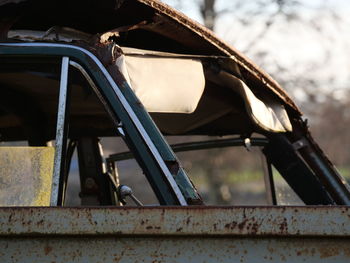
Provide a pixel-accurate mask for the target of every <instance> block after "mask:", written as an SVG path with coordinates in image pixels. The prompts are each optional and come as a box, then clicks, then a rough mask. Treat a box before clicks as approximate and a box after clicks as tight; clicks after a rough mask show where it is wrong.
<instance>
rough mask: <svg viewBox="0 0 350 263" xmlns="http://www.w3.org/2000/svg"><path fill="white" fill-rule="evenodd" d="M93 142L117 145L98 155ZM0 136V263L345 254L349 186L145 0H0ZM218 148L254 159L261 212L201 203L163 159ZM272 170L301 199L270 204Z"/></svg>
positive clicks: (178, 18)
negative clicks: (76, 185)
mask: <svg viewBox="0 0 350 263" xmlns="http://www.w3.org/2000/svg"><path fill="white" fill-rule="evenodd" d="M165 136H179V137H186V138H192V137H191V136H210V137H209V138H212V139H209V140H201V141H186V142H182V143H177V144H169V143H168V142H167V140H166V139H165ZM218 136H219V137H218ZM220 136H221V137H220ZM105 137H112V140H114V139H115V140H117V139H118V140H121V141H122V142H123V143H124V144H125V146H126V148H125V149H113V151H114V152H113V153H111V154H108V156H106V155H104V154H103V149H102V146H101V140H102V139H103V138H105ZM0 142H1V143H0V204H1V207H0V260H1V262H302V261H306V262H349V260H350V224H349V223H350V210H349V205H350V188H349V186H348V184H347V182H346V180H345V179H344V178H343V177H342V176H341V175H340V174H339V172H338V171H337V169H336V168H335V167H334V165H333V164H332V163H331V161H329V159H328V158H327V156H326V155H325V153H324V152H323V151H322V150H321V149H320V147H319V146H318V144H317V143H316V142H315V140H314V139H313V137H312V135H311V133H310V131H309V127H308V124H307V122H306V121H305V119H304V118H303V115H302V112H301V110H300V109H299V108H298V106H297V105H296V104H295V103H294V102H293V100H292V99H291V98H290V96H289V95H288V94H287V93H286V92H285V91H284V90H283V89H282V88H281V87H280V85H279V84H278V83H277V82H276V81H275V80H274V79H273V78H272V77H271V76H269V75H268V74H267V73H265V72H264V71H263V70H262V69H260V68H259V67H258V66H256V65H255V64H254V63H253V62H252V61H250V60H249V59H248V58H246V57H245V56H244V55H243V54H241V53H240V52H239V51H237V50H236V49H234V48H233V47H231V46H230V45H228V44H226V43H225V42H223V41H222V40H220V39H219V38H217V37H216V36H215V35H214V34H213V33H212V32H211V31H210V30H208V29H206V28H205V27H203V26H202V25H200V24H198V23H196V22H194V21H192V20H191V19H189V18H187V17H186V16H185V15H183V14H181V13H180V12H178V11H176V10H174V9H172V8H171V7H169V6H167V5H165V4H164V3H162V2H159V1H157V0H99V1H97V0H90V1H82V0H75V1H68V0H51V1H41V0H2V1H0ZM226 147H242V148H251V147H256V148H257V149H258V151H260V152H261V154H262V155H263V156H264V167H265V170H264V182H265V185H264V187H265V188H266V200H267V201H266V202H267V205H265V206H259V205H250V206H242V205H241V206H240V205H235V206H208V205H206V202H205V200H203V198H202V196H201V193H200V191H198V190H197V189H196V187H195V185H194V184H193V183H192V181H191V178H190V176H188V175H187V172H186V170H185V169H184V167H183V165H182V163H181V161H180V160H179V158H178V157H177V155H176V154H175V152H183V151H200V150H203V149H212V148H226ZM73 155H76V156H77V157H76V158H77V163H78V167H79V181H80V189H79V193H78V194H77V198H79V202H80V203H79V204H78V205H75V206H70V205H67V189H68V188H69V187H70V183H69V182H70V181H69V178H70V167H71V162H72V159H73ZM74 158H75V157H74ZM127 159H134V160H136V162H137V164H138V166H139V167H140V170H141V175H142V176H143V177H144V181H142V183H139V184H138V185H139V186H140V187H142V188H146V187H148V189H149V190H150V192H152V193H151V194H152V195H153V199H152V201H150V202H148V201H146V199H147V197H146V196H145V195H144V194H138V193H137V191H133V190H134V189H133V188H131V187H129V186H128V185H126V184H125V182H123V178H122V177H120V175H119V172H118V171H119V170H120V169H118V168H119V167H120V165H119V162H121V161H122V160H127ZM276 172H278V173H279V174H280V175H281V177H282V178H283V180H284V181H285V182H286V184H287V185H288V187H289V188H290V189H291V191H292V192H293V193H295V195H296V196H297V197H298V199H299V200H300V202H301V203H302V205H298V206H292V205H286V204H283V203H281V202H279V200H278V196H276V186H275V184H274V173H276ZM131 176H132V175H131Z"/></svg>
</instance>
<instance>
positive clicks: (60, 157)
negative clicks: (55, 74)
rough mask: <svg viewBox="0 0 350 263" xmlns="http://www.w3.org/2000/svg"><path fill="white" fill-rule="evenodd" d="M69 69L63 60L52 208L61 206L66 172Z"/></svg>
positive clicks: (66, 62) (66, 61) (65, 58)
mask: <svg viewBox="0 0 350 263" xmlns="http://www.w3.org/2000/svg"><path fill="white" fill-rule="evenodd" d="M68 69H69V58H68V57H63V58H62V65H61V80H60V91H59V100H58V113H57V126H56V141H55V144H56V145H55V162H54V171H53V178H52V188H51V200H50V205H51V206H57V205H60V203H61V201H60V199H61V198H60V190H61V189H60V188H61V177H62V176H61V175H62V172H64V170H65V169H64V167H65V163H64V154H65V148H66V146H65V136H66V134H65V133H66V110H67V94H68V93H67V91H68Z"/></svg>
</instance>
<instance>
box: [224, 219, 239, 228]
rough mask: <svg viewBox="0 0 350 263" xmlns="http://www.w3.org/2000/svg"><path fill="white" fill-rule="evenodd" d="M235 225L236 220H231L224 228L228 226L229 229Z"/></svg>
mask: <svg viewBox="0 0 350 263" xmlns="http://www.w3.org/2000/svg"><path fill="white" fill-rule="evenodd" d="M236 225H237V222H236V221H232V223H228V224H226V225H225V228H229V229H234V228H235V227H236Z"/></svg>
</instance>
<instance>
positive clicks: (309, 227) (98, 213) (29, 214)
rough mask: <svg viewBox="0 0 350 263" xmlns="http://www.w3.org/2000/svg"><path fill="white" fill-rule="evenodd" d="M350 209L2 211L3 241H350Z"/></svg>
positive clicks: (43, 209)
mask: <svg viewBox="0 0 350 263" xmlns="http://www.w3.org/2000/svg"><path fill="white" fill-rule="evenodd" d="M349 209H350V208H349V207H326V206H320V207H191V208H182V207H143V208H131V207H130V208H117V207H116V208H0V236H9V235H10V236H13V237H14V236H40V235H53V236H62V235H70V236H74V235H77V236H82V235H84V236H87V235H94V236H96V237H97V236H100V235H104V236H105V235H113V236H139V235H142V236H148V235H151V236H154V235H159V236H179V237H181V236H207V237H210V236H242V235H244V236H253V237H254V236H256V237H264V236H281V237H289V236H293V237H297V236H308V237H327V238H329V237H344V238H349V237H350V224H349V222H350V210H349Z"/></svg>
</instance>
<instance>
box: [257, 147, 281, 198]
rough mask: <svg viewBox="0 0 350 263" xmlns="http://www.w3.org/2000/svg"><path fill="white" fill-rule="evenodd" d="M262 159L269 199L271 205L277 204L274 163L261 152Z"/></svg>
mask: <svg viewBox="0 0 350 263" xmlns="http://www.w3.org/2000/svg"><path fill="white" fill-rule="evenodd" d="M261 161H262V165H263V169H264V183H265V189H266V198H267V201H268V203H269V205H277V198H276V188H275V182H274V179H273V173H272V165H271V163H270V162H269V160H267V158H266V157H265V156H264V155H263V154H262V153H261Z"/></svg>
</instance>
